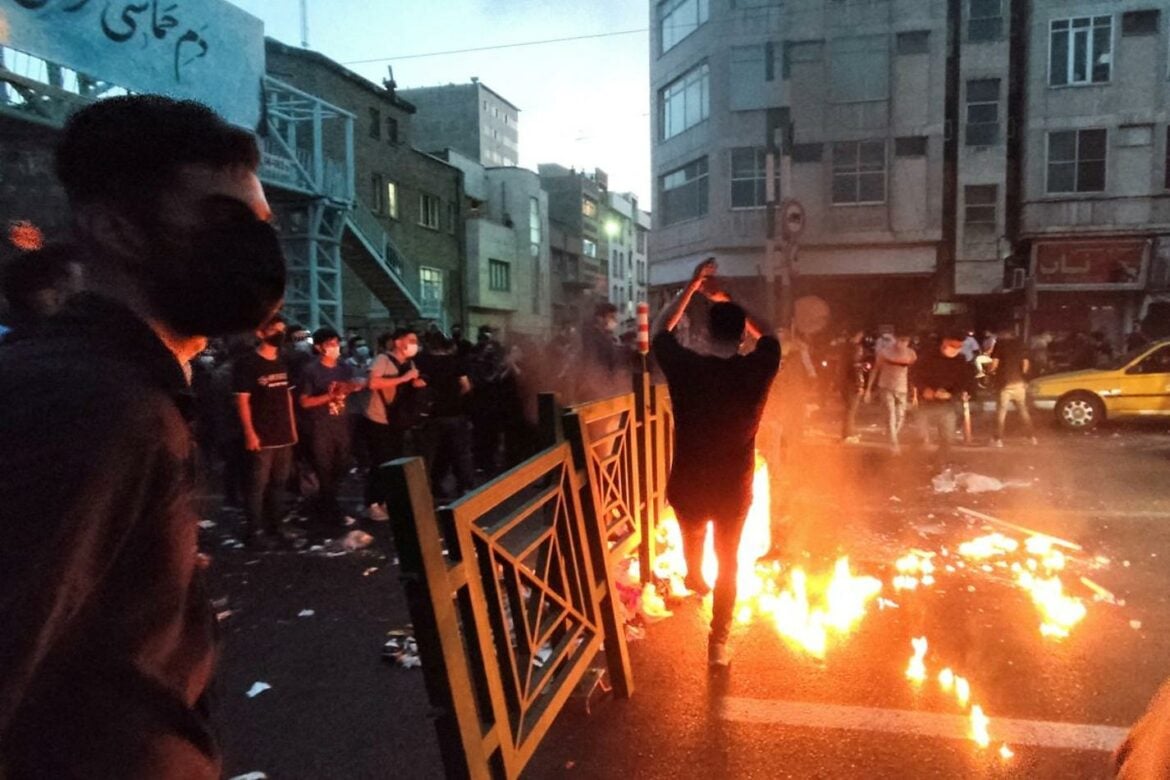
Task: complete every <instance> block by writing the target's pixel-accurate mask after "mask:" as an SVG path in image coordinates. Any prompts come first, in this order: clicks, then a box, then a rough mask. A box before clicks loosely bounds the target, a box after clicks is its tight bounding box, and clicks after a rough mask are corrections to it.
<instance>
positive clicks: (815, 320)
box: [792, 295, 832, 336]
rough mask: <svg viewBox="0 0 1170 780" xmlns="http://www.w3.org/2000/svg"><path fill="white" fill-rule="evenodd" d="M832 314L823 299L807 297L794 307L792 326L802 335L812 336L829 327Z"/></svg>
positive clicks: (800, 299)
mask: <svg viewBox="0 0 1170 780" xmlns="http://www.w3.org/2000/svg"><path fill="white" fill-rule="evenodd" d="M831 316H832V312H830V310H829V304H827V303H825V301H824V299H823V298H818V297H817V296H815V295H806V296H804V297H802V298H797V299H796V302H795V303H794V304H793V305H792V324H793V325H794V326H795V327H796V329H797V330H798V331H800V332H801V333H804V334H807V335H809V336H812V335H814V334H817V333H820V332H821V331H823V330H824V329H825V328H827V327H829V320H830V318H831Z"/></svg>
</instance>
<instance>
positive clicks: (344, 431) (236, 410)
mask: <svg viewBox="0 0 1170 780" xmlns="http://www.w3.org/2000/svg"><path fill="white" fill-rule="evenodd" d="M475 336H476V340H475V342H474V343H472V342H471V341H469V340H468V339H467V338H466V337H465V336H464V334H463V328H462V327H461V326H460V325H455V326H454V327H452V328H451V331H450V333H444V332H442V330H441V329H440V328H439V327H438V326H437V325H435V324H433V323H432V324H429V325H427V326H425V327H423V328H418V329H416V328H411V327H401V328H397V329H395V330H393V331H387V332H384V333H381V334H380V335H378V337H377V338H376V339H375V340H374V348H373V349H371V348H370V346H369V343H368V342H367V340H366V339H365V338H364V337H363V336H362V335H360V334H359V333H358V332H357V331H356V330H350V331H347V332H346V333H345V334H339V333H337V332H336V331H334V330H332V329H330V328H321V329H319V330H317V331H315V332H313V333H309V332H308V331H307V330H306V329H304V328H303V327H301V326H300V325H298V324H295V323H289V322H286V321H285V320H284V319H283V318H282V317H281V316H279V315H277V316H275V317H273V318H272V319H270V320H269V321H268V322H266V323H264V324H263V325H262V326H261V327H260V328H259V329H258V330H256V332H255V333H253V334H250V335H244V336H238V337H233V338H229V339H224V340H217V341H214V342H212V343H211V344H209V346H208V347H207V349H205V350H204V351H203V352H202V353H200V355H199V356H198V357H197V359H196V360H194V361H193V362H192V377H191V384H192V387H193V389H194V392H195V397H196V400H197V410H198V413H197V417H196V421H195V431H196V438H197V441H198V443H199V450H200V454H201V461H202V466H203V473H204V474H205V475H207V477H208V479H209V480H212V481H217V482H218V484H219V486H221V487H222V490H223V495H224V497H225V502H226V503H227V504H228V505H229V506H234V507H238V508H239V509H241V510H242V511H243V513H244V516H245V518H246V522H247V528H248V542H249V544H252V545H254V546H257V547H261V548H264V549H272V548H275V547H279V546H281V545H282V544H284V543H285V542H286V541H287V540H285V539H284V538H283V537H282V532H281V528H282V524H281V520H282V518H284V517H286V516H287V514H288V513H289V512H290V510H291V509H292V508H293V506H294V503H296V504H299V506H300V508H301V510H302V511H303V514H304V516H305V517H306V518H307V519H308V520H309V521H310V524H311V525H312V526H313V527H315V528H316V529H318V530H320V531H322V532H326V533H328V532H330V531H332V530H333V529H343V528H345V527H347V526H352V525H354V524H355V523H357V522H359V521H360V520H362V519H365V520H369V521H373V522H381V521H385V520H387V519H388V518H389V514H388V509H387V507H386V505H385V490H384V487H383V486H382V485H380V484H379V471H378V469H377V466H378V465H379V464H383V463H387V462H389V461H392V460H395V459H397V458H401V457H403V456H405V455H419V456H421V457H423V458H424V460H425V462H426V464H427V468H428V471H429V476H430V480H431V485H432V489H433V492H434V495H435V499H436V501H437V502H440V503H444V502H448V501H450V500H452V499H455V498H457V497H459V496H461V495H463V494H464V493H466V492H468V491H470V490H472V489H473V488H475V487H477V486H478V485H481V484H483V483H484V482H486V481H487V480H489V479H491V478H492V477H494V476H496V475H498V474H499V473H501V472H502V471H504V470H506V469H507V468H510V467H512V466H515V465H516V464H518V463H520V462H522V461H523V460H524V459H526V458H528V457H529V456H531V455H533V454H535V452H536V451H537V450H538V449H539V434H538V429H537V419H536V415H537V404H536V397H537V393H539V392H543V391H553V392H556V393H557V394H558V398H559V400H560V401H561V402H562V403H565V404H569V403H574V402H576V401H579V400H587V399H596V398H600V397H604V396H607V395H613V394H616V393H620V392H624V391H627V390H628V388H629V386H630V379H629V370H630V368H632V367H633V365H634V358H633V356H634V352H633V349H632V346H631V345H630V344H628V343H625V344H624V343H623V340H622V338H621V336H620V335H619V334H618V333H617V309H616V307H614V306H613V305H611V304H608V303H603V304H599V305H598V306H597V307H596V308H595V310H594V312H593V316H592V317H591V318H590V320H589V321H588V322H585V323H583V324H582V326H581V327H580V328H577V327H575V326H571V325H566V326H564V327H563V328H561V329H560V330H559V331H558V332H557V334H556V335H555V336H554V337H553V338H551V339H549V340H547V341H545V342H540V341H537V340H534V339H526V338H524V337H523V336H513V337H511V338H509V339H507V343H505V342H504V341H503V340H501V338H500V334H499V333H498V332H497V330H496V329H495V328H493V327H491V326H488V325H483V326H480V327H479V328H478V329H477V331H476V333H475ZM351 474H354V475H357V476H359V477H360V476H361V475H363V474H364V490H363V491H362V492H363V500H362V502H361V506H360V507H359V506H357V505H356V503H354V502H346V501H343V500H342V499H341V492H342V491H341V488H342V485H343V482H344V481H345V480H346V479H347V478H348V477H349V476H350V475H351Z"/></svg>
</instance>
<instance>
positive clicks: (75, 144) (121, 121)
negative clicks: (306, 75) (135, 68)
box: [57, 95, 260, 206]
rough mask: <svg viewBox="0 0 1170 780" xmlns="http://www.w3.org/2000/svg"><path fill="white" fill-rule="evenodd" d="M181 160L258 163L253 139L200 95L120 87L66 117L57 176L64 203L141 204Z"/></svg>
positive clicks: (219, 165) (165, 183)
mask: <svg viewBox="0 0 1170 780" xmlns="http://www.w3.org/2000/svg"><path fill="white" fill-rule="evenodd" d="M184 165H206V166H209V167H211V168H215V169H221V170H222V169H229V168H236V167H239V168H244V169H247V170H250V171H255V170H256V169H257V168H258V167H259V165H260V150H259V148H258V147H257V146H256V139H255V138H254V137H253V136H252V134H251V133H249V132H248V131H246V130H243V129H241V128H238V127H234V126H232V125H230V124H228V123H227V122H225V121H224V120H223V119H222V118H221V117H220V116H219V115H218V114H216V113H215V112H214V111H212V110H211V109H210V108H208V107H207V106H205V105H203V104H202V103H196V102H195V101H192V100H174V99H172V98H168V97H163V96H161V95H125V96H122V97H114V98H108V99H106V100H100V101H98V102H97V103H93V104H91V105H89V106H86V107H85V108H83V109H81V110H80V111H78V112H77V113H75V114H74V115H73V116H72V117H70V118H69V121H67V122H66V123H65V130H64V132H63V134H62V136H61V142H60V143H59V144H58V146H57V177H58V178H59V179H60V180H61V184H62V185H64V187H65V193H66V195H67V196H68V198H69V202H70V204H72V205H74V206H77V205H80V204H87V203H96V202H102V201H105V202H114V203H127V204H142V203H150V202H152V201H151V200H150V199H151V197H152V196H153V195H154V194H156V193H158V192H160V191H162V190H164V189H166V188H167V187H169V186H171V184H172V183H173V181H174V178H175V174H176V173H177V171H178V169H179V168H180V167H182V166H184Z"/></svg>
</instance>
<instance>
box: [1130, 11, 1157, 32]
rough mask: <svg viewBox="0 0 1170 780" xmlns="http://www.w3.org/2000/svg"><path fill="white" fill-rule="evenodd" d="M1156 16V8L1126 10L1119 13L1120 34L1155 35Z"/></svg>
mask: <svg viewBox="0 0 1170 780" xmlns="http://www.w3.org/2000/svg"><path fill="white" fill-rule="evenodd" d="M1158 16H1159V12H1158V9H1156V8H1151V9H1149V10H1146V11H1126V12H1125V13H1124V14H1122V15H1121V34H1122V35H1125V36H1130V35H1157V34H1158Z"/></svg>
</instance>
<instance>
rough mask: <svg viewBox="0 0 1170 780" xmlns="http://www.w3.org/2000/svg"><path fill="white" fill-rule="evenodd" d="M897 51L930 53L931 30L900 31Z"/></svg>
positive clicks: (899, 52)
mask: <svg viewBox="0 0 1170 780" xmlns="http://www.w3.org/2000/svg"><path fill="white" fill-rule="evenodd" d="M896 44H897V45H896V47H895V51H897V52H898V54H929V53H930V30H911V31H910V32H900V33H898V36H897V38H896Z"/></svg>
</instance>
